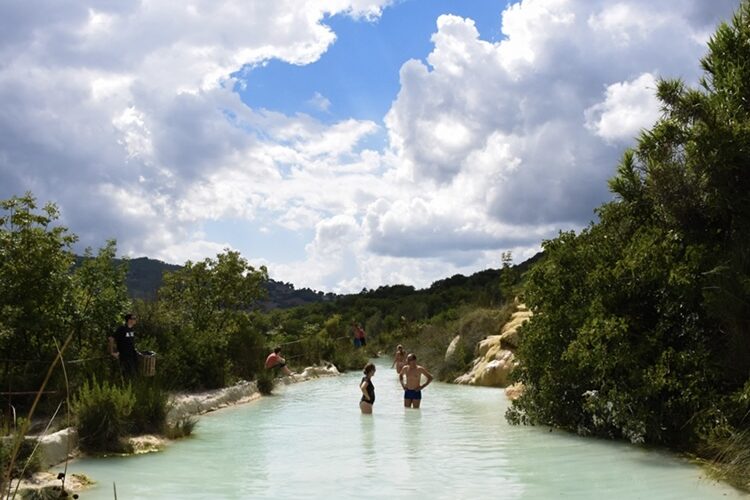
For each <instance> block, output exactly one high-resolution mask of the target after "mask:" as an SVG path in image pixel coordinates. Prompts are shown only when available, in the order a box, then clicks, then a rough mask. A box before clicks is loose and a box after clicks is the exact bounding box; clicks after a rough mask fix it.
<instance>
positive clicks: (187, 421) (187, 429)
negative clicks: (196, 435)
mask: <svg viewBox="0 0 750 500" xmlns="http://www.w3.org/2000/svg"><path fill="white" fill-rule="evenodd" d="M197 424H198V419H197V418H195V417H185V418H182V419H180V420H178V421H177V422H175V423H174V424H171V425H167V426H166V432H165V436H166V437H167V438H169V439H180V438H183V437H188V436H190V435H191V434H192V433H193V430H194V429H195V426H196V425H197Z"/></svg>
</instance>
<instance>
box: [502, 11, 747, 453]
mask: <svg viewBox="0 0 750 500" xmlns="http://www.w3.org/2000/svg"><path fill="white" fill-rule="evenodd" d="M748 61H750V1H748V0H744V1H743V2H742V4H741V6H740V8H739V10H738V12H737V14H736V15H735V17H734V18H733V21H732V23H731V24H722V25H721V26H720V27H719V28H718V30H717V31H716V34H715V35H714V36H713V37H712V39H711V41H710V42H709V52H708V54H707V55H706V57H705V58H704V59H703V60H702V66H703V69H704V71H705V74H704V77H703V79H702V81H701V88H699V89H689V88H687V87H686V86H685V85H684V84H683V83H682V82H680V81H676V80H672V81H661V82H659V84H658V91H657V93H658V97H659V99H660V100H661V102H662V109H663V116H662V118H661V119H660V120H659V121H658V122H657V124H656V125H655V126H654V127H653V128H652V129H651V130H649V131H646V132H644V133H643V134H642V135H641V137H640V139H639V140H638V144H637V146H636V147H635V148H634V149H633V150H632V151H629V152H627V153H626V154H625V155H624V157H623V160H622V162H621V164H620V165H619V168H618V171H617V175H616V176H615V177H614V178H613V179H612V180H611V181H610V187H611V189H612V190H613V192H614V193H615V194H616V196H617V198H616V200H615V201H614V202H611V203H608V204H605V205H604V206H602V207H601V208H600V209H599V210H598V214H599V222H598V223H596V224H592V225H591V226H590V227H588V228H587V229H586V230H584V231H582V232H581V233H580V234H579V235H575V234H572V233H564V234H561V235H560V236H559V237H558V238H557V239H555V240H552V241H549V242H546V243H545V245H544V248H545V254H546V257H545V261H544V262H542V263H541V264H540V265H538V266H537V267H536V268H535V269H534V270H533V271H532V272H531V273H530V274H529V282H528V287H527V290H526V299H527V303H528V304H529V305H530V307H531V308H532V310H533V311H534V312H535V316H534V317H533V319H532V320H531V321H530V322H529V323H528V324H527V325H526V326H525V327H524V330H523V331H524V340H523V343H522V345H521V347H520V349H519V352H518V355H519V357H520V359H521V363H522V368H521V370H520V371H519V372H518V377H519V379H520V380H521V381H522V382H523V383H524V384H525V385H526V392H525V393H524V395H523V396H522V397H521V398H520V399H519V400H518V401H517V402H515V403H514V405H513V408H512V409H511V410H510V411H509V413H508V417H509V418H510V419H511V420H512V421H517V422H518V421H525V422H530V423H544V424H550V425H556V426H560V427H563V428H566V429H570V430H573V431H577V432H582V433H594V434H598V435H604V436H611V437H618V438H619V437H622V438H627V439H630V440H632V441H646V442H655V443H667V444H671V445H679V446H690V447H693V448H694V449H695V447H696V446H697V444H698V443H700V442H703V441H705V440H706V439H708V438H710V436H711V435H712V434H714V433H716V432H718V431H717V429H720V428H721V427H722V426H724V425H725V424H727V422H730V423H732V424H733V425H736V426H739V428H746V427H747V423H746V421H744V420H743V418H744V414H743V411H744V410H743V407H741V406H738V405H737V404H736V401H738V400H739V399H741V398H738V397H737V396H736V395H737V394H738V393H742V391H743V388H745V387H747V386H746V385H745V384H746V383H747V381H748V376H749V375H750V336H749V335H750V307H748V306H749V305H750V278H749V277H750V176H748V175H747V168H748V165H750V119H749V118H750V64H748ZM744 390H746V389H744Z"/></svg>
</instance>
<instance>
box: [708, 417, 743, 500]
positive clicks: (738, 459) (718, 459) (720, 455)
mask: <svg viewBox="0 0 750 500" xmlns="http://www.w3.org/2000/svg"><path fill="white" fill-rule="evenodd" d="M714 448H715V449H717V450H718V451H717V452H716V453H715V455H714V457H713V459H712V460H711V461H710V462H709V464H708V469H709V472H710V473H711V475H712V476H713V477H714V478H715V479H717V480H720V481H726V482H727V483H729V484H731V485H732V486H734V487H735V488H737V489H740V490H742V491H745V492H750V431H748V430H742V431H736V432H733V433H732V434H731V435H730V436H729V437H728V438H726V439H725V440H723V441H721V442H720V443H718V444H716V445H714Z"/></svg>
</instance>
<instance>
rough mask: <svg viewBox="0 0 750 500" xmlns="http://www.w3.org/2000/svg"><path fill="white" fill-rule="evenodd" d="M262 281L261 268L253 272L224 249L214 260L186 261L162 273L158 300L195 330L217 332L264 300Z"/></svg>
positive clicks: (265, 272) (265, 276) (264, 273)
mask: <svg viewBox="0 0 750 500" xmlns="http://www.w3.org/2000/svg"><path fill="white" fill-rule="evenodd" d="M266 281H268V270H267V269H266V267H265V266H261V267H260V268H259V269H255V268H254V267H253V266H251V265H249V264H248V262H247V261H246V260H245V259H244V258H242V256H241V255H240V253H239V252H235V251H232V250H228V249H227V250H225V251H224V253H220V254H219V255H217V256H216V259H211V258H206V259H205V260H203V261H201V262H197V263H193V262H191V261H187V262H186V263H185V266H184V267H183V268H181V269H179V270H177V271H174V272H171V273H170V272H168V273H165V275H164V285H163V286H162V288H161V289H160V290H159V299H160V300H162V301H163V302H164V303H165V304H166V305H167V307H169V308H170V309H171V310H172V311H173V312H174V313H175V314H178V316H179V317H181V318H184V319H186V320H187V321H189V322H190V323H191V324H192V326H193V327H194V328H195V329H196V330H198V331H202V330H210V331H214V332H219V331H221V330H222V328H223V327H224V326H226V324H227V321H228V320H230V319H231V318H232V317H233V315H235V314H236V313H238V312H241V311H249V310H250V309H251V308H252V306H253V304H254V303H255V302H256V301H257V300H259V299H261V298H263V297H264V296H265V288H264V286H263V285H264V284H265V282H266Z"/></svg>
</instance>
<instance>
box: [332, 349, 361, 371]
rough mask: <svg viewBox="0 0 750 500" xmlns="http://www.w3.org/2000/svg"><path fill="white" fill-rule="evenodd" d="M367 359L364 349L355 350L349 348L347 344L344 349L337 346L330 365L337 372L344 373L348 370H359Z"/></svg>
mask: <svg viewBox="0 0 750 500" xmlns="http://www.w3.org/2000/svg"><path fill="white" fill-rule="evenodd" d="M368 359H369V358H368V357H367V353H366V351H365V350H364V349H355V348H354V346H350V345H349V344H348V343H347V345H346V347H344V346H342V345H339V347H338V348H337V349H336V350H335V351H334V352H333V358H332V359H331V363H333V364H334V365H335V366H336V368H338V370H339V371H341V372H346V371H349V370H361V369H362V368H363V367H364V366H365V365H366V364H367V361H368Z"/></svg>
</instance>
